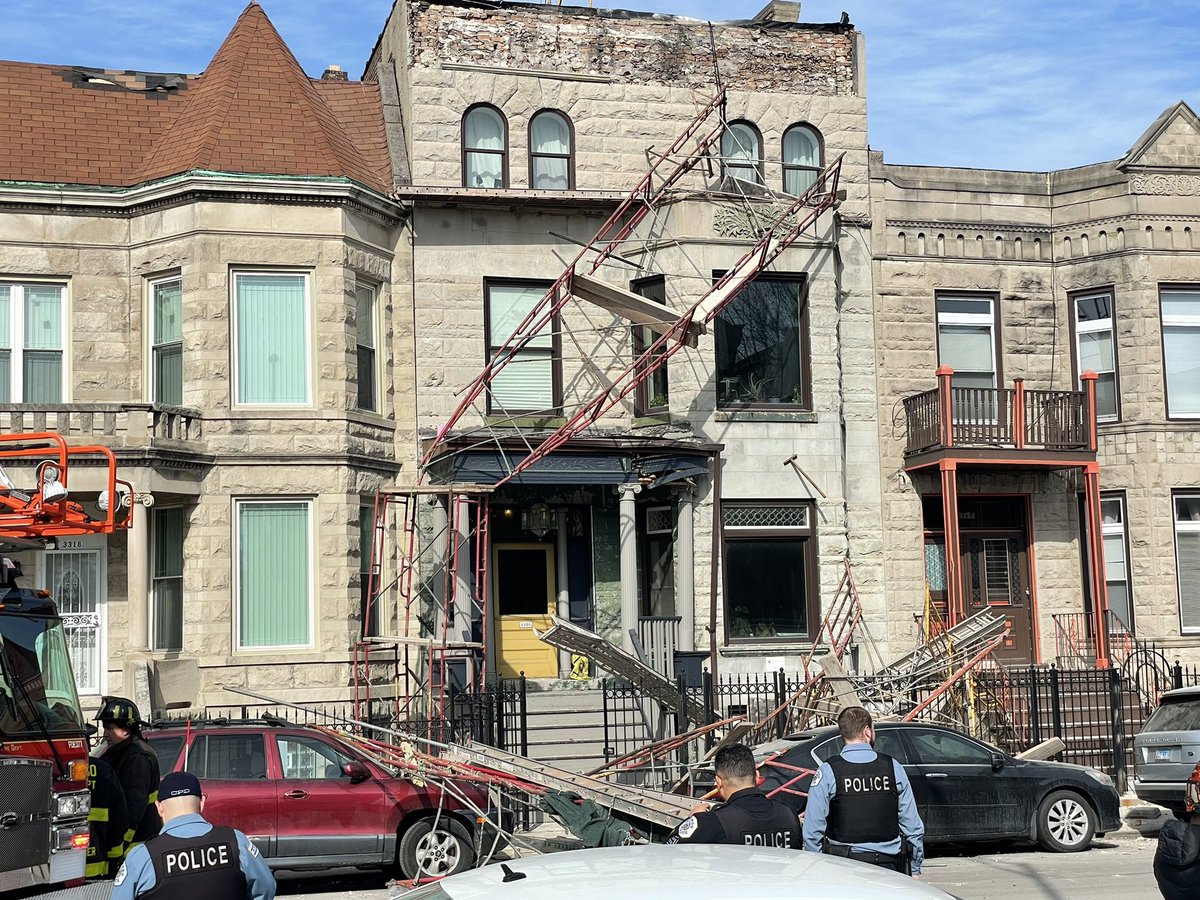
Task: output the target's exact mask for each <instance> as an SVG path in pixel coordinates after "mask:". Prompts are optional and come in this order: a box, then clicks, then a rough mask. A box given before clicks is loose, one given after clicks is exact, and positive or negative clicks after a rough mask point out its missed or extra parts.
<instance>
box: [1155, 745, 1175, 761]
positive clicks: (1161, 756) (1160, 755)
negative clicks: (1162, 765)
mask: <svg viewBox="0 0 1200 900" xmlns="http://www.w3.org/2000/svg"><path fill="white" fill-rule="evenodd" d="M1170 759H1171V750H1170V748H1165V749H1161V750H1155V751H1154V761H1155V762H1169V761H1170Z"/></svg>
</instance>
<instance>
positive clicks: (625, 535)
mask: <svg viewBox="0 0 1200 900" xmlns="http://www.w3.org/2000/svg"><path fill="white" fill-rule="evenodd" d="M641 490H642V486H641V485H640V484H622V485H620V486H618V487H617V491H618V492H619V493H620V495H621V511H620V516H619V521H620V535H621V647H622V648H623V649H624V650H625V651H626V652H627V653H633V652H634V650H633V640H632V639H631V638H630V637H629V632H630V631H631V630H633V631H636V630H637V627H638V618H639V617H638V590H637V515H636V508H637V507H636V505H635V502H634V500H635V498H636V497H637V495H638V493H639V492H641Z"/></svg>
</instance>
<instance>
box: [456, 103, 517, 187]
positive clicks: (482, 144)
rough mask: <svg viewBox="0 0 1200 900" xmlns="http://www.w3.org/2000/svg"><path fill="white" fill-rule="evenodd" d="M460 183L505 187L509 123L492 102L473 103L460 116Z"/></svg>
mask: <svg viewBox="0 0 1200 900" xmlns="http://www.w3.org/2000/svg"><path fill="white" fill-rule="evenodd" d="M462 130H463V134H462V142H463V186H464V187H472V188H502V187H507V169H508V124H507V123H506V122H505V121H504V116H503V115H502V114H501V113H500V110H498V109H496V108H495V107H494V106H473V107H471V108H470V109H469V110H467V114H466V115H465V116H463V128H462Z"/></svg>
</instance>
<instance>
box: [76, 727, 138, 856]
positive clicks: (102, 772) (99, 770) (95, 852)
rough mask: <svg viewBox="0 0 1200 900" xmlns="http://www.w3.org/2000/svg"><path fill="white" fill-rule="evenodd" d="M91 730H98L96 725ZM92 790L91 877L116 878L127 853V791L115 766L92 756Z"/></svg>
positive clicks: (89, 849)
mask: <svg viewBox="0 0 1200 900" xmlns="http://www.w3.org/2000/svg"><path fill="white" fill-rule="evenodd" d="M88 727H89V728H92V729H93V730H94V729H95V726H94V725H89V726H88ZM88 790H89V791H91V794H92V806H91V810H90V811H89V812H88V849H87V869H86V871H85V874H86V875H87V877H88V878H112V877H113V876H114V875H115V874H116V873H117V866H119V865H120V864H121V857H122V856H123V855H124V853H125V831H126V829H127V828H128V827H129V826H128V821H129V816H128V813H127V812H126V809H125V792H124V791H123V790H121V782H120V781H118V780H117V773H116V772H114V771H113V768H112V766H110V765H109V764H108V763H106V762H105V761H104V760H103V759H101V758H100V757H98V756H91V757H88Z"/></svg>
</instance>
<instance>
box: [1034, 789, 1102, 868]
mask: <svg viewBox="0 0 1200 900" xmlns="http://www.w3.org/2000/svg"><path fill="white" fill-rule="evenodd" d="M1037 834H1038V843H1039V844H1041V845H1042V846H1043V847H1045V848H1046V849H1047V850H1053V851H1054V852H1055V853H1075V852H1077V851H1079V850H1086V849H1087V847H1088V845H1089V844H1091V843H1092V837H1093V836H1094V835H1095V834H1096V817H1095V816H1094V815H1093V814H1092V808H1091V807H1090V806H1089V805H1088V802H1087V801H1086V800H1084V799H1083V798H1082V797H1080V796H1079V795H1078V794H1076V793H1073V792H1071V791H1055V792H1054V793H1052V794H1050V795H1049V796H1047V797H1046V799H1045V800H1043V801H1042V805H1041V806H1039V807H1038V818H1037Z"/></svg>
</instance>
